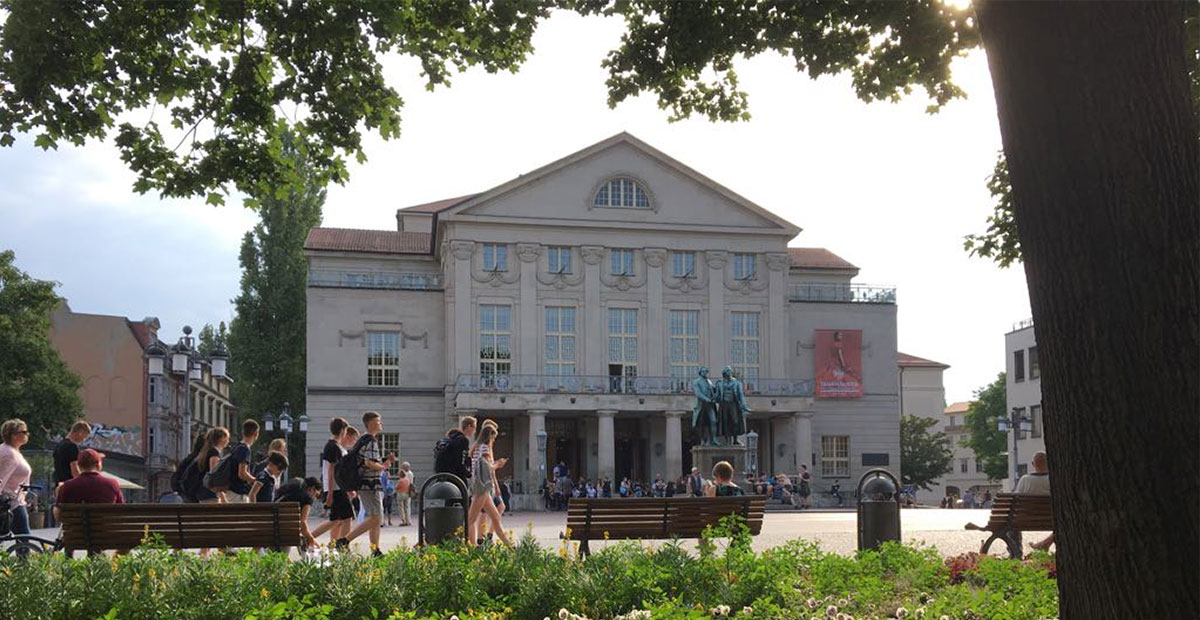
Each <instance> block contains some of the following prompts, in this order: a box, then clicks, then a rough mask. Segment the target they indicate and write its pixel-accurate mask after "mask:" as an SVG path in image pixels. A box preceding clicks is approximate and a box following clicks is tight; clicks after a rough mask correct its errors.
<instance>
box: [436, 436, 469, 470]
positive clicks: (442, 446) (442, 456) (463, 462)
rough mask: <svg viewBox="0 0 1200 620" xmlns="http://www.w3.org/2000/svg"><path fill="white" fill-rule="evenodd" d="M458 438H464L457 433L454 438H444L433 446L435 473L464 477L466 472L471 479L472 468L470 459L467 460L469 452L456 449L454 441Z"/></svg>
mask: <svg viewBox="0 0 1200 620" xmlns="http://www.w3.org/2000/svg"><path fill="white" fill-rule="evenodd" d="M458 437H463V435H462V434H461V433H455V435H454V436H453V437H451V436H446V437H442V438H441V439H438V440H437V443H436V444H434V445H433V470H434V471H435V472H437V473H439V474H454V475H462V474H463V473H464V472H465V473H466V475H467V476H468V477H470V475H471V468H470V467H469V466H468V464H469V463H470V459H468V458H467V457H468V454H467V451H466V450H458V449H455V447H454V440H455V439H457V438H458Z"/></svg>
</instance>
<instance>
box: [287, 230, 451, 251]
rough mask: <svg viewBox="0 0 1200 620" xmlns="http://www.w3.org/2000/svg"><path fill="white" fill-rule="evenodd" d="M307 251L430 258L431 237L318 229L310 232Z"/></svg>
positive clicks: (306, 242) (383, 231)
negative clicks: (406, 255)
mask: <svg viewBox="0 0 1200 620" xmlns="http://www.w3.org/2000/svg"><path fill="white" fill-rule="evenodd" d="M304 249H306V250H323V251H328V252H369V253H373V254H428V253H429V233H424V232H397V231H394V230H359V229H355V228H314V229H312V230H310V231H308V239H306V240H305V241H304Z"/></svg>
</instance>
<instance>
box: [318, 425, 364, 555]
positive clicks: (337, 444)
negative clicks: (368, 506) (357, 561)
mask: <svg viewBox="0 0 1200 620" xmlns="http://www.w3.org/2000/svg"><path fill="white" fill-rule="evenodd" d="M348 426H349V424H347V423H346V419H345V418H340V417H339V418H334V419H332V420H330V421H329V441H327V442H325V448H324V449H322V450H321V488H323V489H324V493H325V508H326V510H328V511H329V521H328V522H326V523H322V524H321V525H320V526H318V527H317V529H316V530H315V531H314V532H313V536H320V535H321V534H324V533H325V532H327V531H328V532H329V542H331V543H332V542H335V541H337V540H338V539H339V538H342V537H343V536H345V535H346V534H348V533H350V520H351V519H352V518H353V517H354V509H353V508H352V507H351V506H350V495H349V494H348V493H347V492H346V491H342V490H340V489H338V488H337V483H336V482H335V481H334V479H333V467H334V466H335V465H337V462H338V460H340V459H341V458H342V455H343V454H345V453H346V450H345V449H344V448H342V440H343V439H345V436H346V427H348Z"/></svg>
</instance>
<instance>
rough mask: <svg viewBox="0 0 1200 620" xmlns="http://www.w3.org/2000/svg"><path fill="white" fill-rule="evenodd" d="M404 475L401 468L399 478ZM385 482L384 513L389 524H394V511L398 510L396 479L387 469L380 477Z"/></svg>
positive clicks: (389, 525)
mask: <svg viewBox="0 0 1200 620" xmlns="http://www.w3.org/2000/svg"><path fill="white" fill-rule="evenodd" d="M403 475H404V471H403V470H401V471H400V472H399V473H397V474H396V476H397V478H399V477H400V476H403ZM379 479H380V480H381V481H382V482H383V514H384V515H386V516H387V526H388V527H391V526H392V513H394V512H395V511H396V481H394V480H392V477H391V476H389V475H388V473H387V472H386V471H385V472H383V474H382V475H381V476H380V477H379Z"/></svg>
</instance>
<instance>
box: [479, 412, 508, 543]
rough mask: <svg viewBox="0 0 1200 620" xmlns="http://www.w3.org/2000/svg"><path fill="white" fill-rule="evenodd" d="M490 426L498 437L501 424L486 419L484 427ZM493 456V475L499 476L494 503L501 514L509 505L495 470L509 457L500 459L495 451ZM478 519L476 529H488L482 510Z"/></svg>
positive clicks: (501, 466)
mask: <svg viewBox="0 0 1200 620" xmlns="http://www.w3.org/2000/svg"><path fill="white" fill-rule="evenodd" d="M488 427H491V428H492V429H494V430H495V431H496V436H497V437H499V436H500V426H499V425H497V424H496V421H495V420H484V422H483V428H488ZM491 456H492V475H493V477H496V478H497V484H496V485H495V486H496V492H495V493H494V494H493V495H492V505H493V506H495V507H496V512H497V513H498V514H499V515H504V511H505V510H506V509H507V508H508V505H507V504H506V503H505V502H504V494H503V493H502V492H501V489H502V488H503V487H502V485H500V484H499V477H498V476H496V475H495V470H497V469H503V468H504V465H505V464H506V463H508V459H506V458H502V459H498V458H496V455H495V453H492V454H491ZM476 519H477V523H476V531H478V532H484V531H486V530H487V515H486V514H484V513H482V512H481V513H479V515H478V516H477V517H476ZM480 537H482V534H481V535H480ZM489 538H491V536H489Z"/></svg>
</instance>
